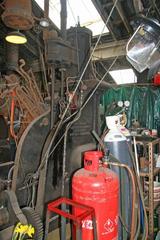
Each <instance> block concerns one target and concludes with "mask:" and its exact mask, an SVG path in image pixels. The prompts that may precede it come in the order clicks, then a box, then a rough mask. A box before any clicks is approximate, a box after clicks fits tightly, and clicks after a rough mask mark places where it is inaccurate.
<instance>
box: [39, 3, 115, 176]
mask: <svg viewBox="0 0 160 240" xmlns="http://www.w3.org/2000/svg"><path fill="white" fill-rule="evenodd" d="M117 2H118V0H116V1H115V3H114V5H113V7H112V9H111V11H110V13H109V15H108V18H107V20H106V22H105V24H104V27H103V29H102V32H101V34H100V35H99V37H98V39H97V42H96V44H95V46H94V48H93V50H92V53H91V55H90V58H89V59H88V61H87V63H86V66H85V67H84V69H83V71H82V74H81V76H80V78H79V80H78V83H77V86H76V87H75V89H74V91H73V94H72V97H71V98H70V99H69V103H68V105H67V106H66V109H65V111H64V113H63V114H62V116H61V119H60V121H59V122H58V124H57V126H56V128H52V130H51V132H50V134H49V137H51V140H50V143H49V144H48V147H47V149H46V151H45V153H44V152H43V153H42V161H41V163H42V162H43V164H44V162H46V163H47V161H48V156H49V152H50V150H51V147H52V145H53V142H54V141H55V138H56V136H57V134H58V132H59V129H60V128H61V126H62V125H63V120H64V118H65V116H66V114H67V111H68V109H69V107H70V104H71V102H72V100H73V98H74V96H75V94H76V92H77V90H78V88H79V85H80V83H81V81H82V78H83V76H84V74H85V72H86V70H87V68H88V65H89V63H90V61H91V60H92V57H93V55H94V52H95V50H96V48H97V46H98V43H99V41H100V39H101V37H102V34H103V32H104V29H105V27H106V25H107V24H108V21H109V20H110V17H111V15H112V13H113V11H114V9H115V7H116V4H117ZM116 59H117V58H116ZM113 63H114V62H113ZM111 67H112V65H111ZM107 73H108V72H107ZM107 73H106V74H105V75H104V77H103V78H102V79H101V81H100V82H99V83H98V84H97V86H96V89H95V91H96V90H97V88H98V87H99V85H100V84H101V82H102V81H103V79H104V78H105V76H106V75H107ZM95 91H93V92H92V95H91V96H90V98H91V97H92V96H93V94H94V93H95ZM90 98H89V100H90ZM89 100H88V101H89ZM88 101H87V102H86V104H87V103H88ZM86 104H85V105H84V106H82V109H83V108H84V107H85V106H86ZM41 163H40V166H39V168H38V170H37V172H36V173H37V174H38V175H39V171H40V170H41Z"/></svg>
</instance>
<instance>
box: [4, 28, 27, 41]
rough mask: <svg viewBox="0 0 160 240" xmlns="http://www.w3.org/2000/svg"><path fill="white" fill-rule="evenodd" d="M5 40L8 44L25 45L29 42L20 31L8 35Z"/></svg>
mask: <svg viewBox="0 0 160 240" xmlns="http://www.w3.org/2000/svg"><path fill="white" fill-rule="evenodd" d="M5 39H6V41H7V42H9V43H13V44H25V43H26V42H27V38H26V36H25V35H24V34H22V33H20V32H19V31H13V32H10V33H8V34H7V36H6V37H5Z"/></svg>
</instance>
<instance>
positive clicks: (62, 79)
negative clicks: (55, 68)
mask: <svg viewBox="0 0 160 240" xmlns="http://www.w3.org/2000/svg"><path fill="white" fill-rule="evenodd" d="M65 71H66V69H65V68H61V69H60V72H61V98H63V97H64V73H65Z"/></svg>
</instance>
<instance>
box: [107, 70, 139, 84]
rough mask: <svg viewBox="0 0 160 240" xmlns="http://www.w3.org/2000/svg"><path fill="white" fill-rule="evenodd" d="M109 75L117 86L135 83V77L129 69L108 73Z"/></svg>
mask: <svg viewBox="0 0 160 240" xmlns="http://www.w3.org/2000/svg"><path fill="white" fill-rule="evenodd" d="M109 73H110V74H111V76H112V78H113V79H114V81H115V82H116V83H117V84H128V83H136V82H137V77H136V75H135V73H134V72H133V70H132V69H131V68H130V69H124V70H116V71H110V72H109Z"/></svg>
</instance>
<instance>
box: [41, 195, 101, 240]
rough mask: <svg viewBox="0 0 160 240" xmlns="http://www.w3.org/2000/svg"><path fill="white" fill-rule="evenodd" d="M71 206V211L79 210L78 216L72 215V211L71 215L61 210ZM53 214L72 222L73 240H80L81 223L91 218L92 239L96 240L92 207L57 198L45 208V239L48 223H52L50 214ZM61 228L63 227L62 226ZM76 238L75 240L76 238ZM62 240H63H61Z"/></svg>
mask: <svg viewBox="0 0 160 240" xmlns="http://www.w3.org/2000/svg"><path fill="white" fill-rule="evenodd" d="M67 205H69V206H71V207H72V209H73V208H74V209H80V210H81V213H80V214H78V215H75V214H74V211H72V213H69V212H66V211H65V210H63V209H61V206H65V207H66V206H67ZM51 212H54V213H57V214H58V215H60V216H62V217H64V218H67V219H70V220H72V222H73V223H74V227H75V228H74V229H75V238H73V239H74V240H75V239H76V240H81V234H82V223H83V221H84V220H85V219H86V218H87V217H91V219H92V221H93V226H94V239H95V240H97V228H96V221H95V210H94V208H93V207H90V206H86V205H84V204H83V203H78V202H76V201H74V200H72V199H68V198H64V197H63V198H59V199H57V200H55V201H53V202H51V203H49V204H48V206H47V214H46V226H45V239H46V237H47V236H48V230H49V223H50V222H51V221H52V219H50V213H51ZM62 227H63V226H62ZM76 237H77V238H76ZM63 240H64V239H63Z"/></svg>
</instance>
